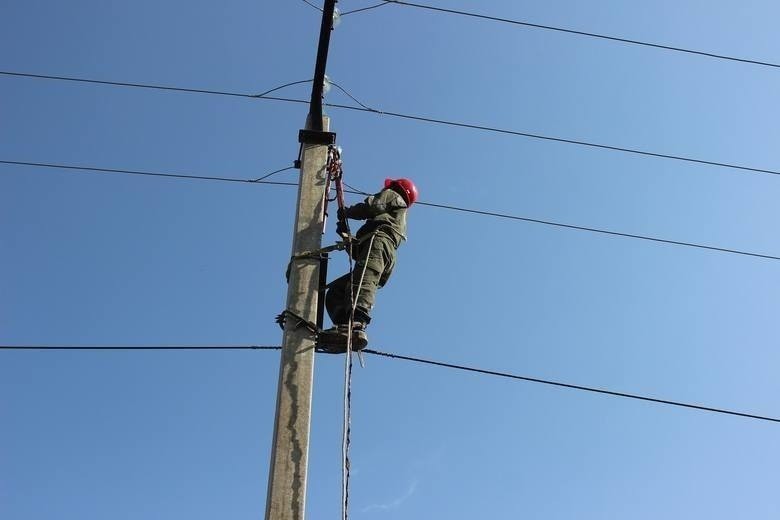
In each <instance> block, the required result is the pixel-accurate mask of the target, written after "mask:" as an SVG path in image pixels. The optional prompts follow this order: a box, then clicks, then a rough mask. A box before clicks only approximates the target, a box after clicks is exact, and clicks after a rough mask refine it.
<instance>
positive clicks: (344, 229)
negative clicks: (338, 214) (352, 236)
mask: <svg viewBox="0 0 780 520" xmlns="http://www.w3.org/2000/svg"><path fill="white" fill-rule="evenodd" d="M336 233H337V234H338V235H339V236H342V237H346V236H347V235H349V227H348V226H347V222H346V221H345V220H341V219H339V221H338V222H336Z"/></svg>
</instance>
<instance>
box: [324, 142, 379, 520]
mask: <svg viewBox="0 0 780 520" xmlns="http://www.w3.org/2000/svg"><path fill="white" fill-rule="evenodd" d="M342 165H343V164H342V161H341V148H339V147H336V146H333V145H331V146H330V147H329V148H328V162H327V166H326V170H327V174H328V179H327V181H326V189H325V200H324V201H323V202H324V204H323V211H325V214H324V218H323V222H324V221H325V219H327V215H328V214H327V203H328V202H329V201H330V199H328V192H329V190H330V184H331V183H333V185H334V186H335V188H336V197H335V200H336V203H337V205H338V212H337V218H338V222H337V224H336V233H338V235H339V236H341V238H342V239H343V240H344V242H343V243H344V244H345V245H346V250H347V256H348V258H349V281H350V283H349V288H350V289H349V308H350V313H349V321H348V324H347V349H346V352H345V353H344V421H343V424H342V441H341V518H342V520H347V519H348V517H349V469H350V468H349V466H350V461H349V447H350V434H351V427H352V417H351V415H352V330H353V327H354V323H355V304H356V301H357V296H358V294H359V293H360V287H358V294H355V285H354V262H353V255H354V250H353V246H354V244H353V240H352V233H350V229H349V222H348V221H347V217H346V213H345V209H346V204H345V201H344V183H343V176H344V171H343V168H342ZM324 229H325V228H324V225H323V230H324ZM372 239H373V237H372ZM369 250H370V245H369ZM364 271H365V268H364ZM361 282H362V277H361ZM323 301H324V299H323V298H321V299H320V302H323Z"/></svg>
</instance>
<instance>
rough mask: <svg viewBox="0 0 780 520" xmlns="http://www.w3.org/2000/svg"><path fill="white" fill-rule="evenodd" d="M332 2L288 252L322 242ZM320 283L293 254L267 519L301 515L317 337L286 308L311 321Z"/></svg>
mask: <svg viewBox="0 0 780 520" xmlns="http://www.w3.org/2000/svg"><path fill="white" fill-rule="evenodd" d="M335 6H336V0H326V1H325V5H324V7H323V13H322V23H321V25H320V38H319V46H318V49H317V63H316V65H315V70H314V83H313V86H312V96H311V106H310V109H309V110H310V111H309V117H308V119H307V122H306V129H305V130H301V132H300V134H299V136H298V140H299V141H300V142H301V144H302V151H301V157H300V166H301V175H300V184H299V187H298V209H297V212H296V217H295V228H294V230H293V246H292V255H293V256H295V255H298V254H300V253H303V252H305V251H315V250H317V249H320V247H322V230H323V229H322V228H323V217H324V214H323V204H324V203H325V180H326V176H327V172H326V170H325V165H326V162H327V155H328V145H329V144H333V143H335V137H336V136H335V134H332V133H330V132H328V130H329V120H328V119H327V118H325V117H323V115H322V90H323V85H324V80H325V66H326V63H327V57H328V46H329V43H330V32H331V29H332V25H333V12H334V9H335ZM319 285H320V260H319V259H318V258H301V259H294V260H293V262H292V266H291V269H290V279H289V286H288V289H287V307H286V310H287V311H288V314H287V319H286V324H285V330H284V338H283V340H282V355H281V362H280V366H279V385H278V389H277V397H276V418H275V421H274V440H273V447H272V451H271V468H270V473H269V476H268V498H267V501H266V509H265V518H266V520H303V519H304V513H305V506H306V478H307V471H308V458H309V430H310V422H311V398H312V383H313V379H314V345H315V337H314V333H313V332H312V331H311V330H309V329H308V328H306V327H305V326H301V323H300V321H299V319H298V318H296V317H295V316H293V315H292V314H290V313H293V314H295V315H297V316H299V317H300V318H301V319H303V320H306V321H307V322H310V323H311V322H316V320H317V304H318V289H319Z"/></svg>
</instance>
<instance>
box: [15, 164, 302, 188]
mask: <svg viewBox="0 0 780 520" xmlns="http://www.w3.org/2000/svg"><path fill="white" fill-rule="evenodd" d="M0 164H10V165H17V166H33V167H37V168H54V169H63V170H80V171H85V172H95V173H120V174H126V175H142V176H149V177H168V178H172V179H189V180H198V181H222V182H243V183H249V184H270V185H278V186H297V185H298V183H297V182H277V181H267V180H264V179H266V178H268V177H270V176H271V175H275V174H277V173H280V172H283V171H286V170H291V169H293V168H295V167H294V166H288V167H287V168H282V169H280V170H275V171H272V172H271V173H268V174H266V175H263V176H262V177H260V178H258V179H237V178H234V177H210V176H206V175H183V174H179V173H159V172H150V171H141V170H122V169H117V168H95V167H93V166H74V165H67V164H53V163H38V162H26V161H6V160H0Z"/></svg>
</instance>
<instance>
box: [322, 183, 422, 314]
mask: <svg viewBox="0 0 780 520" xmlns="http://www.w3.org/2000/svg"><path fill="white" fill-rule="evenodd" d="M407 209H408V207H407V204H406V201H404V199H403V197H401V195H399V194H398V192H396V191H395V190H393V189H391V188H387V189H384V190H382V191H380V192H379V193H377V194H376V195H371V196H369V197H367V198H366V199H365V201H363V202H361V203H359V204H355V205H354V206H350V207H349V208H345V215H346V217H347V218H351V219H355V220H366V223H365V224H363V226H362V227H361V228H360V229H359V230H358V232H357V233H356V235H355V236H356V238H357V242H358V243H357V244H356V245H354V246H353V251H352V257H353V258H354V260H355V266H354V268H353V271H352V272H353V274H352V283H353V292H354V294H356V295H357V299H356V303H357V304H356V306H355V321H356V322H361V323H364V324H367V323H368V322H369V321H371V316H370V314H371V309H373V308H374V300H375V298H376V291H377V289H378V288H379V287H383V286H384V285H385V284H386V283H387V280H388V279H389V278H390V275H391V274H392V272H393V268H394V267H395V259H396V250H397V249H398V247H399V246H400V245H401V242H403V241H404V240H406V211H407ZM372 234H373V241H372V238H371V235H372ZM364 268H365V274H364V275H363V283H362V284H361V283H360V277H361V274H362V273H363V271H364ZM349 304H350V274H349V273H347V274H345V275H344V276H342V277H340V278H337V279H336V280H334V281H333V282H331V283H330V284H329V285H328V292H327V294H326V296H325V307H326V309H327V310H328V315H329V316H330V319H331V320H332V321H333V324H334V325H345V324H346V323H347V322H348V321H349V312H350V308H349Z"/></svg>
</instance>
